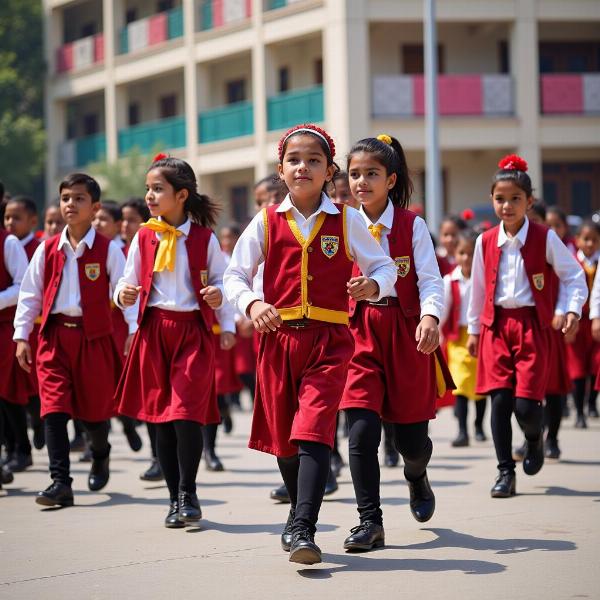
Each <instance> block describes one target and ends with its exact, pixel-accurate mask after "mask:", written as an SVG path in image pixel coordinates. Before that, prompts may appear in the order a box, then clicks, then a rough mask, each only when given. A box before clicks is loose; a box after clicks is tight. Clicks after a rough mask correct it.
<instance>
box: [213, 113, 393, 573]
mask: <svg viewBox="0 0 600 600" xmlns="http://www.w3.org/2000/svg"><path fill="white" fill-rule="evenodd" d="M334 155H335V145H334V143H333V140H332V139H331V137H330V136H329V134H327V132H325V131H324V130H323V129H321V128H319V127H317V126H316V125H312V124H308V125H298V126H297V127H294V128H292V129H290V130H288V131H287V132H286V133H285V134H284V135H283V137H282V138H281V140H280V142H279V152H278V158H279V164H278V171H279V176H280V178H281V179H282V180H283V181H285V183H286V185H287V187H288V189H289V194H288V196H287V197H286V199H285V200H284V201H283V202H282V203H281V204H280V205H278V206H271V207H269V208H267V209H266V210H264V211H262V212H261V213H260V214H258V215H256V216H255V217H254V219H253V220H252V221H251V223H250V224H249V225H248V227H247V228H246V230H245V231H244V232H243V233H242V235H241V237H240V239H239V240H238V243H237V244H236V247H235V249H234V251H233V256H232V258H231V262H230V264H229V267H228V268H227V271H226V273H225V279H224V284H225V291H226V295H227V298H228V299H229V301H230V302H231V303H232V304H234V305H235V306H236V307H237V308H238V310H239V311H240V312H241V313H243V314H246V315H248V316H249V317H250V318H251V319H252V321H253V322H254V326H255V327H256V328H257V329H258V330H259V331H260V332H261V333H262V336H261V339H260V347H259V351H258V364H257V389H256V399H255V403H254V417H253V421H252V431H251V435H250V442H249V446H250V448H254V449H255V450H260V451H262V452H267V453H269V454H274V455H275V456H276V457H277V463H278V466H279V469H280V471H281V475H282V477H283V481H284V482H285V485H286V488H287V491H288V492H289V496H290V499H291V510H290V514H289V517H288V522H287V524H286V526H285V528H284V532H283V534H282V539H281V542H282V548H283V550H284V551H289V552H290V555H289V560H290V562H298V563H302V564H313V563H317V562H320V561H321V551H320V549H319V547H318V546H317V545H316V544H315V543H314V534H315V531H316V523H317V518H318V515H319V509H320V506H321V502H322V500H323V492H324V489H325V485H326V482H327V478H328V475H329V472H330V470H331V469H330V452H331V448H332V446H333V438H334V430H335V422H336V414H337V411H338V405H339V402H340V399H341V395H342V391H343V388H344V381H345V377H346V368H347V365H348V361H349V360H350V358H351V356H352V347H353V340H352V336H351V334H350V331H349V329H348V295H350V296H351V297H353V298H355V299H357V300H362V299H367V298H369V299H372V300H379V299H380V298H381V297H386V296H388V295H389V292H390V290H391V287H392V284H393V281H394V279H395V268H394V265H393V262H392V261H391V259H390V258H389V257H387V256H385V254H384V253H383V251H382V250H381V247H380V246H379V245H378V244H377V243H376V242H375V240H374V239H373V237H372V236H371V235H370V234H369V232H368V230H367V228H366V226H365V224H364V221H363V220H362V217H361V216H360V214H359V213H358V212H356V211H355V210H354V209H352V208H349V207H347V206H342V205H334V204H333V203H332V202H331V200H330V199H329V197H328V196H327V195H326V194H325V193H324V189H326V185H327V183H328V182H329V181H331V178H332V177H333V175H334V173H335V169H336V167H335V165H334V163H333V158H334ZM354 260H356V261H357V262H358V264H359V266H360V268H361V271H362V272H363V273H364V274H365V275H364V276H359V277H352V267H353V262H354ZM261 263H264V276H263V292H264V301H263V300H262V298H261V296H260V295H259V294H257V293H255V292H254V291H253V290H252V280H253V278H254V276H255V275H256V272H257V269H258V266H259V264H261Z"/></svg>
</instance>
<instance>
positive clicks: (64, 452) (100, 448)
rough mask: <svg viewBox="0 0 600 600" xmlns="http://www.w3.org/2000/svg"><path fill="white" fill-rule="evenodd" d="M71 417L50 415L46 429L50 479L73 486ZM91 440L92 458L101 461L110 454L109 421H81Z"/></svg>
mask: <svg viewBox="0 0 600 600" xmlns="http://www.w3.org/2000/svg"><path fill="white" fill-rule="evenodd" d="M70 418H71V417H70V416H69V415H68V414H67V413H50V414H49V415H46V416H45V417H44V427H45V429H46V447H47V448H48V460H49V463H50V464H49V468H50V477H52V480H53V481H57V482H59V483H65V484H67V485H71V482H72V481H73V480H72V479H71V477H70V473H69V471H70V468H71V463H70V460H69V434H68V431H67V423H68V422H69V419H70ZM80 423H81V424H82V425H83V428H84V430H85V432H86V433H87V435H88V437H89V439H90V448H91V450H92V458H93V459H94V460H101V459H103V458H106V457H107V456H108V455H109V454H110V444H109V443H108V431H109V422H108V421H98V422H89V421H80Z"/></svg>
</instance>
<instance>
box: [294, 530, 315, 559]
mask: <svg viewBox="0 0 600 600" xmlns="http://www.w3.org/2000/svg"><path fill="white" fill-rule="evenodd" d="M290 562H295V563H300V564H301V565H314V564H315V563H320V562H321V548H319V546H317V545H316V544H315V536H314V534H313V533H311V532H310V531H309V530H308V529H306V528H302V529H296V530H294V532H293V533H292V545H291V546H290Z"/></svg>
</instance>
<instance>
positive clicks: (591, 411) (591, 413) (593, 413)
mask: <svg viewBox="0 0 600 600" xmlns="http://www.w3.org/2000/svg"><path fill="white" fill-rule="evenodd" d="M588 417H589V418H590V419H597V418H598V417H600V414H598V409H597V408H596V407H595V406H590V409H589V410H588Z"/></svg>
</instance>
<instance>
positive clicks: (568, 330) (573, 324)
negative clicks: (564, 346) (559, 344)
mask: <svg viewBox="0 0 600 600" xmlns="http://www.w3.org/2000/svg"><path fill="white" fill-rule="evenodd" d="M578 329H579V317H578V316H577V315H576V314H575V313H572V312H570V313H567V318H566V321H565V324H564V325H563V328H562V332H563V333H564V334H565V340H570V341H569V342H568V343H569V344H572V343H573V341H575V336H576V335H577V330H578Z"/></svg>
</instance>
